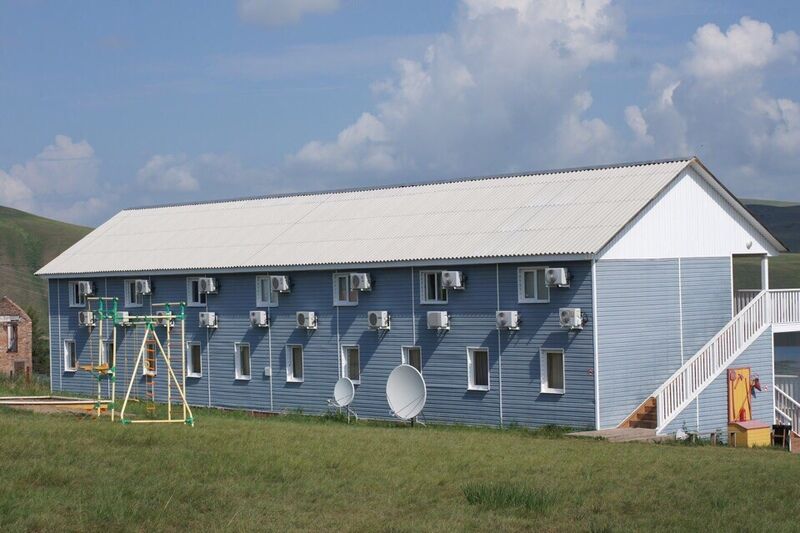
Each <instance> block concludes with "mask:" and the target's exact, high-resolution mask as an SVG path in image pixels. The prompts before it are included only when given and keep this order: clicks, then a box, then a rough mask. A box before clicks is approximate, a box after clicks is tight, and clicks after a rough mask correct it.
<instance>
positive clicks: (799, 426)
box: [775, 386, 800, 433]
mask: <svg viewBox="0 0 800 533" xmlns="http://www.w3.org/2000/svg"><path fill="white" fill-rule="evenodd" d="M775 411H776V412H777V413H778V414H779V415H780V416H781V418H783V419H784V420H785V421H786V422H790V423H791V424H792V431H794V432H795V433H798V432H799V431H800V403H799V402H798V401H797V400H795V399H794V398H792V397H791V396H789V395H788V394H786V392H785V391H784V390H783V389H781V388H780V387H778V386H776V387H775Z"/></svg>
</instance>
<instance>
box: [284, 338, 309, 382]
mask: <svg viewBox="0 0 800 533" xmlns="http://www.w3.org/2000/svg"><path fill="white" fill-rule="evenodd" d="M294 348H300V362H301V363H302V366H303V368H301V369H300V377H299V378H297V377H295V376H294ZM283 351H284V354H285V357H286V382H287V383H303V382H304V381H305V377H306V370H305V366H306V353H305V349H304V348H303V345H302V344H287V345H286V347H285V348H284V350H283Z"/></svg>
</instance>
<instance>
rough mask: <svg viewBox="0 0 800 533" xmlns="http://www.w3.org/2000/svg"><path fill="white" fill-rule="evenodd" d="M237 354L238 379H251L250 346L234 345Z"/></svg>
mask: <svg viewBox="0 0 800 533" xmlns="http://www.w3.org/2000/svg"><path fill="white" fill-rule="evenodd" d="M234 350H235V352H236V379H241V380H248V379H250V345H249V344H248V343H246V342H237V343H235V344H234Z"/></svg>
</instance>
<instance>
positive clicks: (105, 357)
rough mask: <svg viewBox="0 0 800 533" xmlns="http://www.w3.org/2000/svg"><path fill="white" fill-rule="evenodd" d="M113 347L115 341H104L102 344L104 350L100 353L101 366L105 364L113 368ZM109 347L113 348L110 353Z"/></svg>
mask: <svg viewBox="0 0 800 533" xmlns="http://www.w3.org/2000/svg"><path fill="white" fill-rule="evenodd" d="M113 345H114V339H103V343H102V347H103V349H102V350H101V351H100V361H99V362H100V364H101V365H102V364H103V363H105V364H107V365H108V366H109V367H111V356H113V355H114V353H113ZM109 346H112V348H111V350H110V351H109Z"/></svg>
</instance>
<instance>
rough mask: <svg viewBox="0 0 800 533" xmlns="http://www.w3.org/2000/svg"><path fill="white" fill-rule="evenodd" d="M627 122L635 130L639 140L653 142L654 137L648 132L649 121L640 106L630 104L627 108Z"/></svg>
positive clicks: (647, 142) (646, 142)
mask: <svg viewBox="0 0 800 533" xmlns="http://www.w3.org/2000/svg"><path fill="white" fill-rule="evenodd" d="M625 123H626V124H627V125H628V127H629V128H630V129H631V131H633V133H634V135H635V136H636V141H637V142H640V143H642V144H653V137H652V136H651V135H650V134H648V133H647V121H646V120H645V118H644V115H642V110H641V109H639V106H635V105H629V106H628V107H626V108H625Z"/></svg>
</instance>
